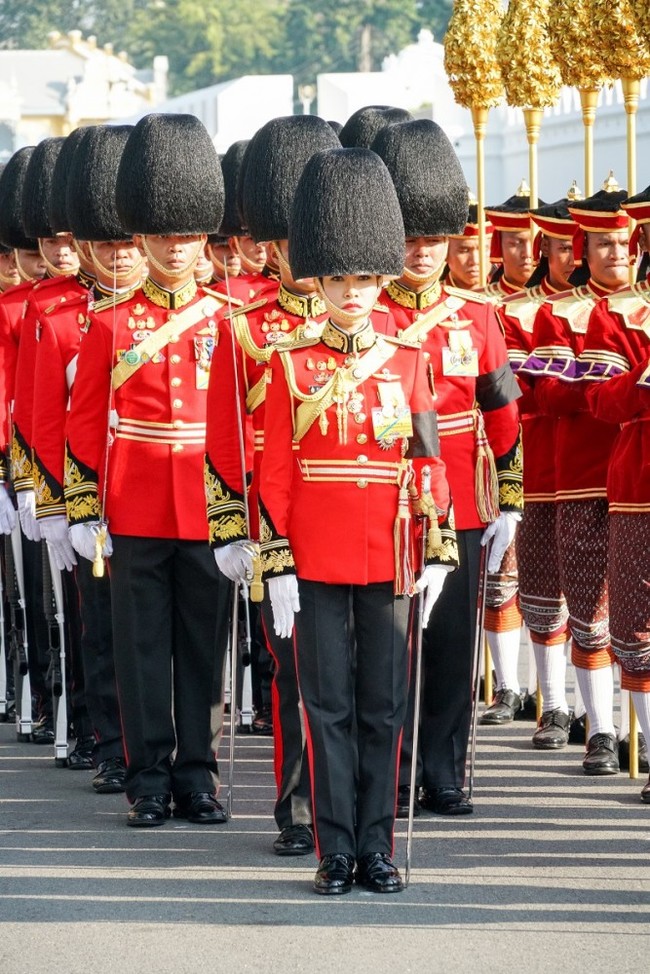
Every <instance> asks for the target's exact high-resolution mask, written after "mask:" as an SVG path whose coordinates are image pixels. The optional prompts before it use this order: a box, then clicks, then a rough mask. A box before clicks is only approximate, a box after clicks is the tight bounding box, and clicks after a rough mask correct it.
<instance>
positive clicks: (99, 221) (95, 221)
mask: <svg viewBox="0 0 650 974" xmlns="http://www.w3.org/2000/svg"><path fill="white" fill-rule="evenodd" d="M132 131H133V126H132V125H115V126H113V125H92V126H90V127H88V128H87V129H85V131H84V134H83V137H82V139H81V140H80V142H79V144H78V146H77V149H76V151H75V154H74V158H73V160H72V165H71V166H70V178H69V180H68V192H67V211H68V218H69V224H70V230H71V231H72V233H73V234H74V236H75V237H76V238H77V239H78V240H128V239H129V238H130V236H131V234H129V233H127V231H126V230H125V229H124V227H123V226H122V224H121V222H120V220H119V217H118V215H117V209H116V207H115V184H116V182H117V171H118V169H119V165H120V159H121V158H122V153H123V152H124V147H125V145H126V143H127V140H128V138H129V135H130V134H131V132H132ZM59 158H60V157H59Z"/></svg>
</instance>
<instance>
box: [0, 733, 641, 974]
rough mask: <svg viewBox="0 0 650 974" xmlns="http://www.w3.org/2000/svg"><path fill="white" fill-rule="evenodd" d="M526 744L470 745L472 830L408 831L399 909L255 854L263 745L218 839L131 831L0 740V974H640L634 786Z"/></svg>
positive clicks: (104, 807) (187, 831) (241, 776)
mask: <svg viewBox="0 0 650 974" xmlns="http://www.w3.org/2000/svg"><path fill="white" fill-rule="evenodd" d="M533 727H534V725H533V724H532V723H530V722H526V721H522V722H516V723H515V724H513V725H510V726H509V727H505V728H497V729H492V728H487V727H482V728H480V729H479V751H478V765H477V776H476V792H475V800H476V808H475V814H474V815H472V816H469V817H467V818H463V819H461V820H454V819H446V818H443V817H440V816H434V815H422V816H421V817H420V818H419V819H417V820H416V824H415V832H414V841H413V860H412V873H411V882H410V885H409V887H408V889H407V890H406V891H405V892H404V893H402V894H399V895H393V896H377V895H373V894H371V893H367V892H365V891H362V890H360V889H356V888H355V889H354V890H353V891H352V893H350V894H349V895H346V896H343V897H340V898H339V897H333V898H332V897H320V896H316V895H314V894H313V893H312V892H311V881H312V878H313V874H314V870H315V865H316V861H315V858H314V857H311V856H310V857H307V858H299V859H278V858H277V857H276V856H274V854H273V851H272V848H271V844H272V841H273V838H274V836H275V834H276V830H275V825H274V822H273V819H272V807H273V793H274V782H273V772H272V739H271V738H260V737H249V736H237V738H236V778H235V783H234V792H233V797H234V815H233V818H232V820H231V821H230V822H229V823H228V824H226V825H222V826H217V827H212V828H206V827H204V826H203V827H202V826H196V825H188V824H187V823H184V822H175V821H174V820H173V819H172V820H170V821H169V823H167V824H166V825H165V826H163V827H162V828H157V829H147V830H141V829H130V828H127V827H126V826H125V811H126V802H125V799H124V797H123V796H121V795H104V796H99V795H96V794H95V793H94V792H93V791H92V788H91V787H90V777H91V774H90V773H89V772H79V771H70V770H67V769H58V768H55V766H54V760H53V757H52V754H51V752H50V750H49V749H46V750H44V749H43V748H41V747H39V746H36V745H33V744H17V743H16V739H15V731H14V727H13V726H12V725H7V724H2V725H0V974H64V972H65V974H113V972H115V974H118V972H119V974H121V972H122V971H125V970H128V971H129V972H143V974H150V972H151V974H154V972H155V974H194V972H198V971H216V972H218V974H229V972H232V974H240V972H249V971H250V972H255V974H267V972H275V971H282V972H286V974H294V972H296V974H297V972H301V974H302V972H313V974H321V972H328V974H344V972H348V971H351V972H355V974H356V972H357V971H358V972H365V971H371V972H377V974H402V972H411V971H412V972H417V974H424V972H426V974H438V972H444V974H447V972H449V974H456V972H463V974H464V972H470V971H471V972H481V974H491V972H499V974H502V972H504V971H517V972H518V971H524V972H526V974H529V972H531V974H536V972H556V971H565V970H568V971H579V972H583V971H584V972H589V974H599V972H607V974H611V972H616V974H626V972H630V974H631V972H634V974H637V972H640V971H643V970H647V969H648V968H647V965H648V955H649V953H650V925H649V922H648V921H649V920H650V806H648V805H643V804H641V802H640V800H639V792H640V789H641V786H642V784H643V783H644V779H643V778H642V779H639V780H637V781H631V780H630V779H629V778H628V777H627V775H624V774H620V775H618V776H616V777H606V778H588V777H585V776H584V775H583V774H582V771H581V765H580V762H581V749H580V747H579V746H577V745H570V746H569V747H568V748H567V749H566V750H563V751H560V752H557V753H549V752H536V751H534V750H533V749H532V747H531V745H530V735H531V733H532V730H533ZM224 767H225V754H224ZM222 797H223V795H222ZM404 855H405V826H404V824H403V823H398V830H397V841H396V861H397V862H398V864H403V862H404Z"/></svg>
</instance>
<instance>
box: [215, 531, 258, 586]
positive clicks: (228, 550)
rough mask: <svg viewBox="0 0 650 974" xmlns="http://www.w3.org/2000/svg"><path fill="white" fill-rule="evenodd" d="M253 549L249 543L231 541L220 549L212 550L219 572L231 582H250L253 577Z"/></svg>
mask: <svg viewBox="0 0 650 974" xmlns="http://www.w3.org/2000/svg"><path fill="white" fill-rule="evenodd" d="M254 555H255V547H254V545H253V543H252V542H251V541H248V540H246V541H231V543H230V544H227V545H224V546H223V547H222V548H215V549H214V560H215V561H216V563H217V568H218V569H219V571H220V572H221V573H222V574H223V575H225V576H226V578H229V579H230V581H231V582H244V581H250V579H251V578H252V577H253V557H254Z"/></svg>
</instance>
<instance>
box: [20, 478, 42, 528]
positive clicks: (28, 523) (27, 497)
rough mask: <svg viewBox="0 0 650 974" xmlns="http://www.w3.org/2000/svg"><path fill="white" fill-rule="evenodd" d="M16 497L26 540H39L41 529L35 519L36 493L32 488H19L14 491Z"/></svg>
mask: <svg viewBox="0 0 650 974" xmlns="http://www.w3.org/2000/svg"><path fill="white" fill-rule="evenodd" d="M16 499H17V501H18V517H19V518H20V526H21V528H22V529H23V534H24V535H25V537H26V538H27V540H28V541H40V540H41V529H40V528H39V526H38V521H37V520H36V494H35V493H34V491H33V490H21V491H18V492H17V493H16Z"/></svg>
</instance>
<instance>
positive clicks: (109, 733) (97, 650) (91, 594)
mask: <svg viewBox="0 0 650 974" xmlns="http://www.w3.org/2000/svg"><path fill="white" fill-rule="evenodd" d="M75 578H76V581H77V587H78V589H79V607H80V611H81V625H82V628H81V658H82V663H83V673H84V687H85V694H86V706H87V708H88V716H89V719H90V723H91V725H92V729H93V735H94V737H95V747H94V749H93V760H94V762H95V764H96V765H98V764H99V763H100V762H101V761H106V760H107V759H108V758H114V757H123V755H124V748H123V746H122V724H121V721H120V707H119V702H118V698H117V685H116V683H115V661H114V659H113V623H112V618H111V583H110V579H109V576H108V573H106V574H105V575H104V576H103V577H102V578H95V576H94V575H93V566H92V562H90V561H88V559H86V558H79V559H78V563H77V567H76V568H75Z"/></svg>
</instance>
